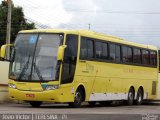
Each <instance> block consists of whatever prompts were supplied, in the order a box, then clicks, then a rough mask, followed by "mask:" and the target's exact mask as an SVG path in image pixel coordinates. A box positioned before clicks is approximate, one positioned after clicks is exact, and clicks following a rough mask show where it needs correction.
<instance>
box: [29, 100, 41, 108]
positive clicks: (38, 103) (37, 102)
mask: <svg viewBox="0 0 160 120" xmlns="http://www.w3.org/2000/svg"><path fill="white" fill-rule="evenodd" d="M29 103H30V105H31V106H32V107H34V108H38V107H40V106H41V105H42V102H41V101H30V102H29Z"/></svg>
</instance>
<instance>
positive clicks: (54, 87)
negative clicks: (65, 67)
mask: <svg viewBox="0 0 160 120" xmlns="http://www.w3.org/2000/svg"><path fill="white" fill-rule="evenodd" d="M58 88H59V85H47V86H46V89H45V90H55V89H58Z"/></svg>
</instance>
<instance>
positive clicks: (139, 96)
mask: <svg viewBox="0 0 160 120" xmlns="http://www.w3.org/2000/svg"><path fill="white" fill-rule="evenodd" d="M142 102H143V91H142V89H139V90H138V92H137V97H136V101H135V104H136V105H141V104H142Z"/></svg>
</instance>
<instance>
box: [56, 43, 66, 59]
mask: <svg viewBox="0 0 160 120" xmlns="http://www.w3.org/2000/svg"><path fill="white" fill-rule="evenodd" d="M66 47H67V45H61V46H59V48H58V55H57V60H58V61H62V60H63V56H64V50H65V48H66Z"/></svg>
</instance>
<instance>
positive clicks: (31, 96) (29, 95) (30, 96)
mask: <svg viewBox="0 0 160 120" xmlns="http://www.w3.org/2000/svg"><path fill="white" fill-rule="evenodd" d="M26 97H29V98H35V95H34V94H26Z"/></svg>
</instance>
